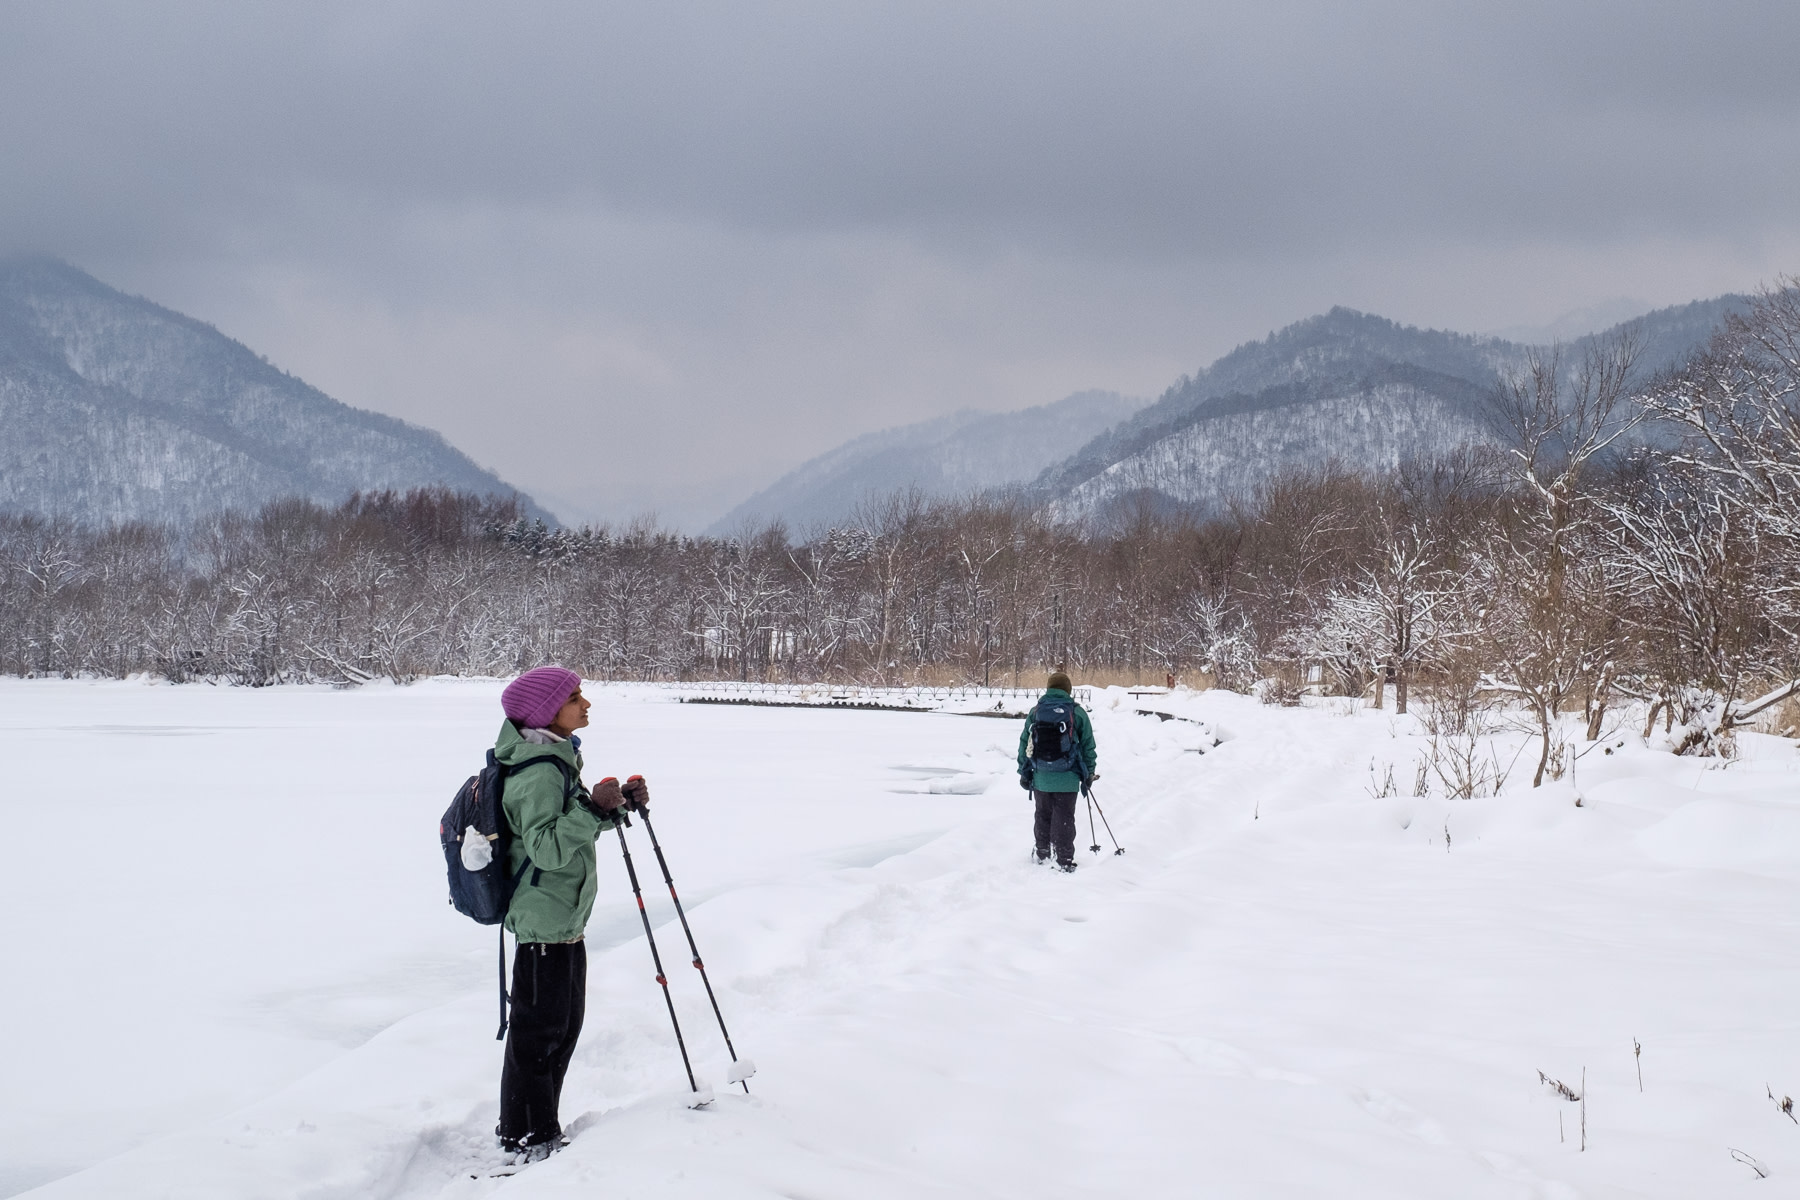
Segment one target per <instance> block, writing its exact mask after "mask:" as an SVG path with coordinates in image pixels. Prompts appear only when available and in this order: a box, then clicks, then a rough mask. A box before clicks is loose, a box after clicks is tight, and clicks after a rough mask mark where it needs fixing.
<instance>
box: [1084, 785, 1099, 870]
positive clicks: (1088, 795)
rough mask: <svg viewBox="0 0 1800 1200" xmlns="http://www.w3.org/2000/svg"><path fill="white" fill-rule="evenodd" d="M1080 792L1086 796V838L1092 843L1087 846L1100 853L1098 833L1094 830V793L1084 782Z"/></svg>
mask: <svg viewBox="0 0 1800 1200" xmlns="http://www.w3.org/2000/svg"><path fill="white" fill-rule="evenodd" d="M1081 794H1082V795H1083V796H1084V797H1086V798H1087V806H1088V840H1090V841H1092V842H1093V843H1094V844H1093V845H1091V846H1089V847H1088V849H1089V850H1092V851H1093V852H1094V853H1095V854H1098V853H1100V835H1099V834H1097V833H1095V832H1094V793H1093V792H1091V791H1089V790H1088V787H1087V785H1086V784H1083V785H1082V787H1081Z"/></svg>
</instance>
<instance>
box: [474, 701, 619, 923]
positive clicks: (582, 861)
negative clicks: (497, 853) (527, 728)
mask: <svg viewBox="0 0 1800 1200" xmlns="http://www.w3.org/2000/svg"><path fill="white" fill-rule="evenodd" d="M546 755H554V756H556V757H557V758H560V759H562V760H563V761H564V762H566V763H568V764H569V765H570V766H572V767H574V768H575V775H574V778H575V788H577V789H579V788H580V786H581V755H580V753H579V752H578V751H577V750H576V749H575V744H574V743H573V742H557V743H555V744H553V745H549V746H540V745H537V744H536V743H535V742H528V741H526V740H525V739H524V738H523V737H521V736H520V735H519V729H518V726H516V725H514V724H513V723H512V722H511V721H502V722H501V723H500V736H499V737H497V738H495V739H494V757H495V758H496V759H498V760H499V761H500V762H502V763H506V764H508V765H511V764H514V763H521V762H524V761H525V760H527V759H531V758H543V757H544V756H546ZM579 795H580V792H579V791H578V790H571V791H569V792H568V794H567V795H565V794H564V790H563V773H562V771H561V770H559V769H558V768H557V766H556V764H555V763H539V764H537V765H535V766H530V767H526V768H525V769H524V770H523V771H520V772H518V773H517V774H515V775H508V776H507V777H506V791H505V792H504V793H503V794H502V796H501V807H502V808H503V809H505V812H506V825H507V828H508V829H510V830H512V835H513V836H512V841H511V842H510V843H508V850H507V852H506V870H507V874H509V875H514V874H518V872H519V867H520V866H521V865H523V864H524V862H525V860H526V859H528V858H529V859H530V860H531V866H530V867H528V868H526V870H525V873H524V874H523V875H520V876H519V884H518V887H517V889H516V890H515V891H514V892H513V898H512V906H511V907H510V908H508V909H507V910H506V927H507V928H508V929H510V930H512V933H513V936H514V937H516V938H518V939H519V940H520V941H521V942H572V941H574V940H575V939H576V938H578V937H580V936H581V934H582V930H584V929H586V928H587V922H588V914H590V913H592V912H593V911H594V892H595V889H596V887H597V883H596V879H595V866H596V861H595V856H594V839H595V838H597V837H599V836H600V834H601V833H602V832H603V831H605V830H608V829H611V828H612V827H613V822H612V821H610V820H602V819H601V818H599V817H597V816H595V815H594V814H593V813H591V812H589V811H588V810H587V808H586V806H585V805H583V804H581V803H580V801H579V800H578V799H577V797H578V796H579Z"/></svg>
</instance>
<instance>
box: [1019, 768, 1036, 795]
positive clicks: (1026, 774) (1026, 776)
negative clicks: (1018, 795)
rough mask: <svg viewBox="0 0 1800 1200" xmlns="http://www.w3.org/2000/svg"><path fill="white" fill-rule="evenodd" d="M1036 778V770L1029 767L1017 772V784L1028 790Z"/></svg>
mask: <svg viewBox="0 0 1800 1200" xmlns="http://www.w3.org/2000/svg"><path fill="white" fill-rule="evenodd" d="M1036 779H1037V772H1035V771H1033V770H1031V769H1030V768H1029V767H1028V768H1026V769H1025V770H1023V771H1020V772H1019V786H1020V787H1022V788H1024V789H1025V790H1026V791H1028V792H1029V791H1030V790H1031V785H1032V782H1033V781H1034V780H1036Z"/></svg>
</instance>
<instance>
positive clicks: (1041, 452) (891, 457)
mask: <svg viewBox="0 0 1800 1200" xmlns="http://www.w3.org/2000/svg"><path fill="white" fill-rule="evenodd" d="M1143 405H1144V401H1142V400H1137V399H1132V398H1129V397H1125V396H1121V395H1119V394H1117V393H1116V392H1077V393H1075V394H1074V395H1072V396H1067V397H1065V398H1063V399H1062V400H1059V401H1057V402H1056V403H1054V404H1042V405H1038V406H1037V407H1035V408H1027V409H1024V410H1022V411H1019V412H1010V413H982V412H972V411H965V412H959V413H956V414H954V415H952V416H948V417H939V418H937V419H936V420H932V421H921V422H919V423H918V424H916V425H905V426H902V427H900V428H898V429H886V430H882V431H881V432H879V433H870V434H864V435H863V436H862V437H859V438H856V439H854V440H852V441H849V442H846V443H844V444H843V445H842V446H839V447H838V448H837V449H835V450H831V451H828V452H827V453H825V454H821V455H819V456H818V457H817V458H814V459H812V460H810V461H809V462H805V463H802V464H801V465H800V466H798V467H796V468H795V469H794V470H792V471H790V472H789V473H788V474H786V475H784V476H782V477H781V478H780V479H778V480H776V481H775V482H774V483H772V484H770V485H769V486H768V487H766V488H764V489H763V490H762V491H760V492H758V493H756V495H754V496H752V497H750V498H749V499H748V500H746V501H744V502H743V503H742V504H739V505H738V506H737V507H736V508H734V509H732V510H731V511H730V512H729V513H727V514H725V516H723V517H721V518H719V520H717V521H715V522H714V523H713V525H712V527H711V528H710V529H709V530H708V532H709V533H730V532H732V531H735V530H737V529H739V528H741V527H742V526H743V524H744V523H745V522H747V521H752V522H754V521H766V520H770V519H774V518H780V519H782V520H784V521H786V522H787V523H788V525H789V526H790V527H791V528H794V529H807V528H811V527H814V526H818V525H829V524H832V523H834V522H838V521H842V520H845V519H846V518H848V517H849V516H850V515H851V514H852V513H853V512H854V511H855V510H856V507H857V505H859V504H861V503H862V502H863V501H865V500H867V499H869V498H871V497H877V496H883V495H889V494H891V493H893V492H896V491H901V490H903V489H906V488H917V489H918V490H919V491H920V492H921V493H923V494H924V495H927V496H953V495H961V494H964V493H968V492H979V491H984V490H988V489H992V488H1001V487H1005V486H1007V485H1010V484H1022V483H1025V482H1028V481H1029V480H1031V479H1033V478H1035V477H1036V476H1037V475H1038V474H1039V473H1040V472H1041V471H1043V470H1044V469H1045V468H1046V467H1048V466H1050V465H1051V464H1052V463H1055V462H1058V461H1060V460H1062V459H1063V458H1064V457H1066V456H1067V455H1068V454H1069V453H1070V452H1072V451H1073V450H1075V449H1076V448H1077V447H1078V446H1081V445H1082V444H1083V443H1085V442H1087V441H1088V440H1089V439H1091V438H1093V437H1094V435H1095V434H1098V433H1100V432H1101V431H1102V430H1104V429H1106V428H1108V427H1109V426H1111V425H1113V424H1115V423H1116V422H1118V421H1122V420H1124V419H1125V418H1126V417H1129V416H1130V415H1131V414H1132V413H1134V412H1136V411H1137V410H1138V409H1139V408H1142V407H1143Z"/></svg>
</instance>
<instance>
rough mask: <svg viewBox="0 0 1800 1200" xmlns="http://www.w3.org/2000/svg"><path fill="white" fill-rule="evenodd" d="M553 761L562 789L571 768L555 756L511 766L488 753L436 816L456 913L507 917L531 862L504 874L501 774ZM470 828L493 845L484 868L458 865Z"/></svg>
mask: <svg viewBox="0 0 1800 1200" xmlns="http://www.w3.org/2000/svg"><path fill="white" fill-rule="evenodd" d="M541 762H547V763H555V764H556V766H557V769H558V770H560V771H561V772H562V776H563V788H564V789H565V791H566V790H567V789H568V788H569V786H570V784H569V776H570V775H571V774H572V773H573V771H574V768H573V767H571V766H570V765H569V764H568V763H566V762H564V761H563V760H562V758H561V757H560V756H558V755H555V754H540V755H538V756H537V757H536V758H528V759H526V760H525V761H524V762H522V763H514V764H512V765H511V766H508V765H506V764H505V763H501V762H497V761H495V759H494V752H493V751H492V750H489V751H488V752H487V766H485V767H483V768H481V771H480V773H479V774H476V775H471V776H469V778H468V779H467V780H465V781H464V782H463V785H462V786H461V787H459V788H457V789H456V798H455V799H453V800H451V801H450V807H449V808H447V809H445V810H444V815H443V816H442V817H440V818H439V819H438V841H439V842H440V843H442V845H443V847H444V865H445V867H446V868H447V869H448V871H449V873H450V903H451V904H453V905H455V906H456V911H457V912H459V913H461V914H463V915H464V916H465V917H468V918H470V919H471V920H473V921H475V922H477V923H478V924H482V925H498V924H500V923H501V922H502V921H504V920H506V910H507V907H508V906H509V905H511V904H512V896H513V891H514V889H516V888H517V887H518V886H519V878H520V877H521V876H522V875H524V874H525V868H526V867H529V866H530V865H531V860H530V859H529V858H527V859H526V860H525V861H524V862H523V863H522V864H520V866H519V869H518V870H517V871H515V872H514V873H513V874H511V875H508V874H507V873H506V854H507V849H508V847H509V846H510V845H511V843H512V830H510V829H508V828H507V827H506V814H505V813H504V812H503V811H502V810H501V808H500V798H501V794H502V792H503V791H504V789H505V787H506V777H507V776H508V775H511V774H514V773H515V772H517V771H520V770H522V769H524V768H525V767H529V766H531V765H532V764H533V763H541ZM471 827H473V828H474V830H475V832H476V833H477V834H478V835H480V836H483V837H485V838H487V839H488V840H489V841H490V842H492V843H493V850H494V853H493V857H492V858H491V859H490V860H489V862H488V864H487V866H485V867H483V868H481V869H480V870H479V871H471V870H469V869H468V868H467V867H465V866H463V860H462V851H463V836H464V834H465V833H467V832H468V830H469V829H470V828H471Z"/></svg>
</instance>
